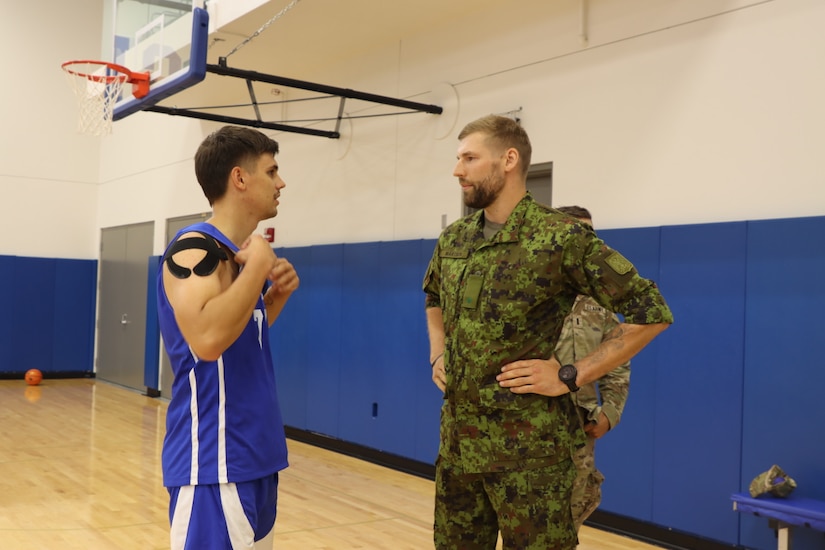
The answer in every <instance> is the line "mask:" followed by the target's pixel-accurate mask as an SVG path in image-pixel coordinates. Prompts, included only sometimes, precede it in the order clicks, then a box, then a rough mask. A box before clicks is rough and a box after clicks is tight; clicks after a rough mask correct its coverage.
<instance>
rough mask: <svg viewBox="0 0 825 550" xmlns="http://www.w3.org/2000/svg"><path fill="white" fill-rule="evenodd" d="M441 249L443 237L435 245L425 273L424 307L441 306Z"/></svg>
mask: <svg viewBox="0 0 825 550" xmlns="http://www.w3.org/2000/svg"><path fill="white" fill-rule="evenodd" d="M440 250H441V239H440V238H439V239H438V242H437V243H436V245H435V249H434V250H433V256H432V258H430V264H429V265H428V266H427V271H426V272H425V273H424V284H423V290H424V294H425V297H424V308H425V309H426V308H430V307H441V283H440V281H441V277H440V273H441V264H440V262H439V258H440V255H441V254H440Z"/></svg>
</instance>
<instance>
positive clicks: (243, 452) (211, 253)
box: [157, 126, 299, 550]
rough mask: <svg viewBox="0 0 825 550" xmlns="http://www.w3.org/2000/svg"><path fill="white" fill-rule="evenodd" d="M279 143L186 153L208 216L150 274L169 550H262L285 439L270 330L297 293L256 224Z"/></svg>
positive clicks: (244, 137) (213, 140) (276, 179)
mask: <svg viewBox="0 0 825 550" xmlns="http://www.w3.org/2000/svg"><path fill="white" fill-rule="evenodd" d="M277 153H278V143H277V142H275V141H274V140H272V139H270V138H269V137H267V136H265V135H264V134H262V133H261V132H259V131H257V130H253V129H251V128H241V127H234V126H226V127H223V128H221V129H220V130H218V131H216V132H214V133H213V134H211V135H209V136H208V137H207V138H206V139H205V140H204V141H203V143H201V145H200V147H199V148H198V151H197V153H196V155H195V174H196V176H197V179H198V182H199V183H200V185H201V188H202V189H203V193H204V195H205V196H206V198H207V200H208V201H209V204H210V205H211V206H212V217H211V218H209V219H208V220H207V221H206V222H203V223H198V224H195V225H192V226H189V227H187V228H184V229H183V230H181V231H180V232H179V233H178V234H177V235H176V236H175V237H174V238H173V239H172V242H171V243H170V245H169V247H168V248H167V250H166V252H165V253H164V256H163V261H162V262H161V264H160V269H159V272H158V278H157V285H158V316H159V320H160V328H161V334H162V335H163V341H164V345H165V346H166V350H167V352H168V353H169V358H170V360H171V364H172V371H173V373H174V381H173V383H172V398H171V401H170V403H169V408H168V411H167V417H166V438H165V440H164V443H163V457H162V458H163V479H164V485H165V486H166V487H167V488H168V490H169V494H170V504H169V519H170V523H171V547H172V549H173V550H194V549H197V550H212V549H214V550H224V549H237V548H255V549H258V550H260V549H262V548H266V549H270V548H272V538H273V527H274V525H275V512H276V505H277V491H278V472H279V471H280V470H282V469H284V468H286V466H287V451H286V439H285V436H284V428H283V421H282V419H281V412H280V407H279V404H278V395H277V390H276V386H275V373H274V370H273V365H272V356H271V354H270V349H269V331H268V329H269V326H270V325H271V324H272V323H273V322H274V321H275V319H276V318H277V316H278V314H279V313H280V312H281V310H282V308H283V307H284V304H285V303H286V301H287V299H288V298H289V296H290V295H291V294H292V292H293V291H295V289H297V288H298V282H299V280H298V275H297V274H296V272H295V269H294V268H293V267H292V265H291V264H290V263H289V262H288V261H287V260H285V259H284V258H278V257H277V256H276V255H275V253H274V251H273V250H272V248H271V247H270V245H269V244H268V243H267V242H266V241H265V240H264V238H263V237H262V236H261V235H255V234H253V231H255V229H256V227H257V225H258V222H259V221H261V220H265V219H269V218H272V217H274V216H275V215H277V213H278V204H279V203H278V198H279V197H280V195H281V190H282V189H283V188H284V187H285V186H286V184H285V183H284V181H283V180H282V179H281V177H280V175H279V173H278V162H277V161H276V160H275V155H276V154H277Z"/></svg>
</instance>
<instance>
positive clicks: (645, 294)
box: [565, 232, 673, 325]
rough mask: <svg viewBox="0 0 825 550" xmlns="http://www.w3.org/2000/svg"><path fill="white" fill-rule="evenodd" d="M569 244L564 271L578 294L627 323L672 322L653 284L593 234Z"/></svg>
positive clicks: (581, 236) (662, 298)
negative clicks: (613, 312) (594, 301)
mask: <svg viewBox="0 0 825 550" xmlns="http://www.w3.org/2000/svg"><path fill="white" fill-rule="evenodd" d="M570 241H571V243H570V245H569V246H568V247H567V248H566V250H565V255H566V258H565V268H566V269H567V270H568V274H569V276H570V277H571V279H572V280H573V281H574V284H577V285H579V286H578V291H579V292H580V293H581V294H586V295H588V296H591V297H592V298H593V299H594V300H596V301H597V302H598V303H599V304H601V305H602V306H603V307H605V308H607V309H608V310H610V311H615V312H617V313H621V314H622V315H624V317H625V322H627V323H631V324H638V325H646V324H653V323H672V322H673V314H672V312H671V311H670V308H669V307H668V305H667V303H666V302H665V299H664V297H663V296H662V294H661V293H660V292H659V289H658V288H657V286H656V283H654V282H653V281H651V280H649V279H645V278H644V277H642V276H641V275H639V272H638V271H637V270H636V268H635V267H634V266H633V264H632V263H630V261H628V260H627V259H626V258H625V257H624V256H622V255H621V254H620V253H619V252H617V251H616V250H613V249H612V248H610V247H609V246H607V245H606V244H605V243H604V241H602V240H601V239H600V238H599V237H597V236H596V234H595V233H593V232H590V233H581V234H579V235H577V236H576V238H573V239H571V240H570Z"/></svg>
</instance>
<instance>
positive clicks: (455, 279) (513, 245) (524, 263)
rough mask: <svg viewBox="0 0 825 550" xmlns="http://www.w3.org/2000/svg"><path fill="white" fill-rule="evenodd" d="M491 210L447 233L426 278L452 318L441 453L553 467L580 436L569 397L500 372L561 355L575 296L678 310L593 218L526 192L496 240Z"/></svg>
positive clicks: (614, 305) (631, 313)
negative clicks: (599, 232) (509, 383)
mask: <svg viewBox="0 0 825 550" xmlns="http://www.w3.org/2000/svg"><path fill="white" fill-rule="evenodd" d="M483 215H484V213H483V211H478V212H476V213H474V214H471V215H470V216H467V217H465V218H462V219H460V220H458V221H456V222H454V223H453V224H451V225H450V226H449V227H447V228H446V229H445V230H444V231H443V232H442V234H441V236H440V237H439V239H438V242H437V244H436V247H435V250H434V252H433V256H432V259H431V260H430V264H429V266H428V268H427V272H426V274H425V276H424V285H423V287H424V292H425V293H426V307H438V308H441V311H442V315H443V319H444V330H445V350H444V365H445V369H446V375H447V387H446V391H445V393H444V404H443V406H442V411H441V445H440V449H439V455H440V458H441V459H443V460H446V461H449V462H450V463H451V464H452V465H453V466H454V467H455V468H458V469H461V470H463V471H464V472H466V473H472V472H491V471H503V470H513V469H523V468H531V467H538V466H542V465H546V464H551V463H553V462H558V461H560V460H564V459H567V458H569V457H570V455H571V453H572V450H573V448H574V447H577V446H579V445H581V444H583V442H584V432H583V431H582V430H581V428H580V423H579V420H578V416H577V413H576V410H575V409H576V407H575V404H574V403H573V401H572V400H571V399H570V398H569V396H567V395H564V396H561V397H555V398H550V397H545V396H541V395H536V394H525V395H519V394H515V393H513V392H511V391H510V390H509V389H506V388H501V387H500V386H499V385H498V383H497V382H496V379H495V377H496V375H497V374H498V373H499V372H500V370H501V367H502V366H503V365H505V364H507V363H510V362H512V361H516V360H518V359H548V358H549V357H551V356H552V355H553V352H554V350H555V347H556V341H557V339H558V336H559V333H560V331H561V327H562V324H563V323H564V318H565V317H566V316H567V314H568V313H569V312H570V310H571V308H572V306H573V302H574V301H575V299H576V296H577V295H579V294H586V295H588V296H593V297H594V298H595V299H596V301H597V302H598V303H600V304H602V305H603V306H604V307H606V308H607V309H609V310H611V311H616V312H619V313H621V314H622V315H624V317H625V319H626V321H627V322H628V323H636V324H649V323H658V322H672V319H673V317H672V314H671V312H670V309H669V308H668V307H667V304H666V303H665V301H664V298H663V297H662V295H661V294H660V293H659V291H658V289H657V288H656V285H655V284H654V283H653V282H651V281H649V280H647V279H644V278H642V277H641V276H639V274H638V272H637V271H636V269H635V268H634V267H633V265H632V264H631V263H630V262H628V261H627V260H626V259H625V258H623V257H622V256H621V254H619V253H618V252H616V251H614V250H612V249H610V248H609V247H608V246H607V245H605V244H604V242H603V241H602V240H601V239H599V238H598V237H597V236H596V234H595V233H594V232H593V230H592V229H590V227H589V226H587V225H585V224H582V223H580V222H578V221H576V220H575V219H573V218H571V217H569V216H566V215H564V214H562V213H560V212H558V211H556V210H553V209H552V208H549V207H547V206H544V205H541V204H539V203H537V202H535V201H534V200H533V199H532V197H531V196H530V195H529V193H528V194H527V195H526V196H525V198H524V199H522V200H521V201H520V202H519V204H518V205H516V207H515V208H514V209H513V212H512V213H511V214H510V216H509V218H508V219H507V221H506V223H505V224H504V227H502V228H501V230H500V231H498V232H497V233H496V234H495V235H494V236H493V238H492V239H490V240H489V241H488V240H486V239H485V238H484V235H483V233H482V223H483Z"/></svg>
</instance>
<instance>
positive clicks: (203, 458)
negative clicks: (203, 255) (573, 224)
mask: <svg viewBox="0 0 825 550" xmlns="http://www.w3.org/2000/svg"><path fill="white" fill-rule="evenodd" d="M190 231H198V232H201V233H205V234H207V235H210V236H211V237H213V238H215V240H217V241H218V242H220V243H222V244H223V245H224V246H226V247H227V248H228V249H230V250H232V251H233V252H237V251H238V247H237V246H235V245H234V244H233V243H232V242H231V241H230V240H229V239H228V238H227V237H226V236H224V235H223V234H222V233H221V232H220V231H218V229H217V228H216V227H214V226H212V225H210V224H208V223H198V224H194V225H191V226H189V227H186V228H184V229H182V230H181V231H179V232H178V234H177V235H175V238H174V239H172V243H174V242H175V241H177V240H178V238H179V236H180V235H181V234H183V233H186V232H190ZM191 276H192V277H195V276H197V275H194V274H193V275H191ZM157 287H158V292H157V295H158V318H159V323H160V330H161V334H162V336H163V342H164V345H165V347H166V351H167V353H168V354H169V359H170V361H171V364H172V372H173V373H174V381H173V383H172V399H171V401H170V403H169V408H168V411H167V414H166V437H165V439H164V442H163V453H162V463H163V483H164V485H165V486H167V487H179V486H183V485H200V484H214V483H230V482H231V483H235V482H243V481H250V480H253V479H258V478H261V477H264V476H267V475H270V474H273V473H275V472H278V471H280V470H282V469H284V468H286V466H287V450H286V438H285V436H284V426H283V420H282V418H281V410H280V406H279V404H278V394H277V387H276V384H275V371H274V368H273V365H272V355H271V353H270V348H269V323H268V322H267V316H266V307H265V306H264V302H263V292H262V293H261V295H260V297H259V298H258V303H257V305H256V306H255V310H254V311H253V313H252V316H251V317H250V319H249V322H248V323H247V325H246V328H244V330H243V333H241V335H240V336H239V337H238V339H237V340H236V341H235V342H234V343H233V344H232V345H231V346H230V347H229V348H228V349H227V350H226V351H224V353H223V355H221V357H219V358H218V360H217V361H203V360H201V359H199V358H198V357H196V356H195V354H194V352H193V351H192V350H191V349H190V347H189V344H187V342H186V341H185V340H184V338H183V335H182V334H181V332H180V329H179V328H178V324H177V322H176V321H175V314H174V311H173V310H172V307H171V305H170V304H169V301H168V300H167V298H166V291H165V289H164V286H163V262H161V263H160V269H159V270H158V275H157ZM264 290H265V289H264Z"/></svg>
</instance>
